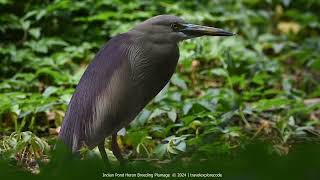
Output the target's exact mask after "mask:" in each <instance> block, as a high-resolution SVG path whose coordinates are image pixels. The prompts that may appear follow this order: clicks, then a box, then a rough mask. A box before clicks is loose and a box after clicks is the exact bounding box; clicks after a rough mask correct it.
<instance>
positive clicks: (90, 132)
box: [59, 34, 133, 151]
mask: <svg viewBox="0 0 320 180" xmlns="http://www.w3.org/2000/svg"><path fill="white" fill-rule="evenodd" d="M132 44H133V43H132V41H131V40H130V36H129V35H127V34H122V35H118V36H116V37H114V38H113V39H111V40H110V41H109V42H108V43H107V44H106V45H105V46H104V47H103V48H102V49H101V50H100V51H99V52H98V54H97V55H96V56H95V58H94V59H93V61H92V62H91V64H90V65H89V66H88V68H87V70H86V71H85V73H84V74H83V76H82V78H81V80H80V82H79V84H78V85H77V88H76V91H75V93H74V94H73V96H72V98H71V101H70V103H69V107H68V110H67V112H66V115H65V118H64V122H63V124H62V127H61V131H60V134H59V137H60V139H62V140H63V141H64V143H65V144H66V145H67V146H69V147H70V148H71V149H72V150H73V151H77V150H78V149H79V148H80V147H81V146H83V145H84V144H86V145H87V146H89V147H94V146H96V145H97V144H98V143H100V142H101V141H103V140H104V138H105V137H106V136H107V135H110V134H111V133H112V132H113V131H114V130H117V129H119V128H121V126H122V124H121V123H120V122H121V121H122V119H119V117H117V116H119V115H122V116H126V114H127V113H129V112H128V109H127V108H126V107H128V106H126V105H124V103H126V99H129V98H130V83H131V81H130V78H131V67H130V62H129V60H128V57H129V54H130V48H131V47H132ZM121 107H124V108H121ZM127 116H128V115H127Z"/></svg>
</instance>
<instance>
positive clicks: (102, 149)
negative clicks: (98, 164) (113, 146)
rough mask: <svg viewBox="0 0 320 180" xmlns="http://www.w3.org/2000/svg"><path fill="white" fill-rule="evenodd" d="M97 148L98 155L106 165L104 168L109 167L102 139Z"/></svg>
mask: <svg viewBox="0 0 320 180" xmlns="http://www.w3.org/2000/svg"><path fill="white" fill-rule="evenodd" d="M98 149H99V151H100V155H101V157H102V159H103V162H104V164H105V166H106V168H109V167H110V162H109V159H108V155H107V152H106V150H105V148H104V141H102V142H101V143H100V144H98Z"/></svg>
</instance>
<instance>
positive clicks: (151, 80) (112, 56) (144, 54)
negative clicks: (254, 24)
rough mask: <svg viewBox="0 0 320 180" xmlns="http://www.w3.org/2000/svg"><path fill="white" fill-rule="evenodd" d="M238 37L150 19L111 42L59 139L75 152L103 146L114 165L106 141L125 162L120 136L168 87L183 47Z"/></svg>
mask: <svg viewBox="0 0 320 180" xmlns="http://www.w3.org/2000/svg"><path fill="white" fill-rule="evenodd" d="M232 35H234V33H231V32H228V31H225V30H222V29H219V28H215V27H209V26H202V25H195V24H190V23H186V22H185V21H184V20H183V19H181V18H179V17H177V16H174V15H158V16H155V17H152V18H150V19H147V20H145V21H143V22H141V23H139V24H137V25H136V26H135V27H133V28H132V29H131V30H129V31H128V32H126V33H122V34H119V35H117V36H115V37H113V38H111V39H110V40H109V41H108V42H107V43H106V44H105V45H104V46H103V47H102V48H101V49H100V50H99V52H98V53H97V54H96V56H95V57H94V59H93V60H92V62H91V63H90V64H89V65H88V67H87V69H86V70H85V72H84V74H83V75H82V77H81V79H80V81H79V83H78V85H77V87H76V89H75V92H74V94H73V96H72V98H71V100H70V103H69V106H68V109H67V112H66V114H65V117H64V121H63V123H62V126H61V130H60V133H59V139H61V140H62V142H63V143H64V144H65V145H66V146H67V147H68V148H69V149H70V150H71V151H72V152H78V151H79V149H80V148H81V147H83V146H86V147H88V148H89V149H93V148H95V147H97V146H98V149H99V151H100V154H101V157H102V158H103V159H104V161H105V162H106V163H108V162H109V160H108V156H107V154H106V151H105V147H104V145H105V139H106V138H107V137H109V136H111V150H112V152H113V154H114V155H115V157H116V158H117V159H118V160H119V161H120V162H122V161H123V156H122V154H121V150H120V148H119V145H118V143H117V132H118V131H119V130H120V129H122V128H123V127H125V126H127V125H128V124H129V123H130V122H131V121H132V120H134V119H135V117H136V116H137V115H138V114H139V112H140V111H142V110H143V108H144V107H145V106H146V105H147V104H148V103H149V102H150V101H151V100H152V99H153V98H154V97H155V96H156V95H157V94H158V93H159V92H160V91H161V90H162V89H163V88H164V87H165V85H166V84H167V83H168V82H169V80H170V78H171V76H172V75H173V73H174V71H175V69H176V66H177V62H178V59H179V47H178V44H179V42H181V41H183V40H186V39H191V38H196V37H201V36H232Z"/></svg>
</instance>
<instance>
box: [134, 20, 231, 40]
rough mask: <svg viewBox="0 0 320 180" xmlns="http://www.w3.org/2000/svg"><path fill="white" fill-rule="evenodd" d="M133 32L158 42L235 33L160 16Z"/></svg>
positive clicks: (139, 26) (143, 23) (140, 25)
mask: <svg viewBox="0 0 320 180" xmlns="http://www.w3.org/2000/svg"><path fill="white" fill-rule="evenodd" d="M131 31H135V32H139V33H143V34H145V35H148V37H150V38H151V39H152V40H154V41H157V42H164V43H165V42H174V43H177V42H179V41H183V40H186V39H191V38H195V37H201V36H233V35H235V34H234V33H231V32H228V31H225V30H222V29H219V28H215V27H209V26H201V25H195V24H189V23H186V22H185V21H184V20H182V19H181V18H179V17H176V16H172V15H159V16H155V17H152V18H150V19H148V20H146V21H144V22H142V23H140V24H138V25H137V26H136V27H134V28H133V29H132V30H131Z"/></svg>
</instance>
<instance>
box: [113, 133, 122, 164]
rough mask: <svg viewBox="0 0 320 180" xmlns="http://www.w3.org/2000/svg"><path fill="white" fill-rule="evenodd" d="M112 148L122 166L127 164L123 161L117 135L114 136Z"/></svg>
mask: <svg viewBox="0 0 320 180" xmlns="http://www.w3.org/2000/svg"><path fill="white" fill-rule="evenodd" d="M111 148H112V152H113V154H114V156H115V157H116V158H117V159H118V161H119V162H120V164H121V165H123V164H125V161H124V159H123V156H122V154H121V150H120V148H119V144H118V141H117V133H114V134H112V142H111Z"/></svg>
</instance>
